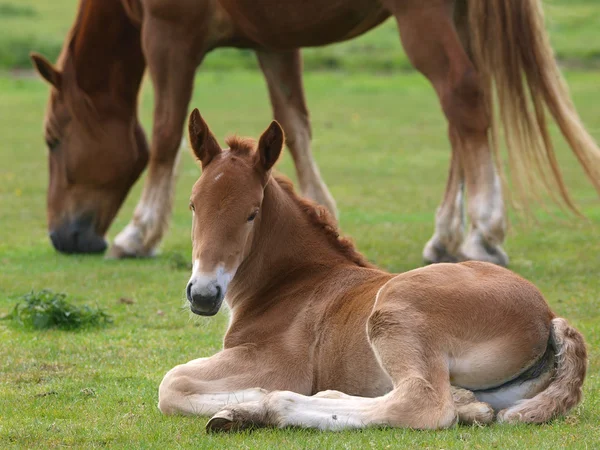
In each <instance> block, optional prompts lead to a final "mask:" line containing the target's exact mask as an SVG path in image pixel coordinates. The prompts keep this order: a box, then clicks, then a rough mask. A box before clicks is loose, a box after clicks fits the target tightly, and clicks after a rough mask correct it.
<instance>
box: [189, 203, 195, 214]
mask: <svg viewBox="0 0 600 450" xmlns="http://www.w3.org/2000/svg"><path fill="white" fill-rule="evenodd" d="M190 211H192V212H194V211H196V208H194V204H193V203H191V202H190Z"/></svg>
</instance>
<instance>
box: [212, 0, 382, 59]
mask: <svg viewBox="0 0 600 450" xmlns="http://www.w3.org/2000/svg"><path fill="white" fill-rule="evenodd" d="M219 2H220V4H221V5H222V7H223V8H224V9H225V10H226V11H227V13H228V14H229V15H230V17H231V20H232V22H233V24H234V25H235V27H236V28H237V29H239V31H240V32H241V34H242V35H244V36H245V37H246V38H247V39H249V40H250V41H252V42H255V43H256V44H258V45H259V46H262V47H266V48H272V49H288V48H289V49H292V48H299V47H310V46H319V45H325V44H329V43H332V42H336V41H342V40H345V39H350V38H352V37H355V36H358V35H359V34H362V33H364V32H366V31H368V30H370V29H371V28H373V27H375V26H377V25H379V24H380V23H381V22H383V21H384V20H385V19H386V18H388V17H389V13H388V12H387V11H385V10H384V9H383V8H382V7H381V5H379V4H378V2H376V1H373V0H337V1H335V0H333V1H322V0H302V1H300V0H288V1H280V0H219Z"/></svg>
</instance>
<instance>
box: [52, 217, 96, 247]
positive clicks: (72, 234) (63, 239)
mask: <svg viewBox="0 0 600 450" xmlns="http://www.w3.org/2000/svg"><path fill="white" fill-rule="evenodd" d="M49 236H50V241H52V245H53V246H54V248H55V249H56V250H58V251H59V252H61V253H102V252H104V250H106V240H105V239H104V238H103V237H102V236H99V235H98V234H96V232H95V231H94V226H93V224H92V221H91V220H90V219H76V220H73V221H70V222H65V223H63V224H61V225H59V226H58V227H57V228H55V229H54V230H51V231H50V233H49Z"/></svg>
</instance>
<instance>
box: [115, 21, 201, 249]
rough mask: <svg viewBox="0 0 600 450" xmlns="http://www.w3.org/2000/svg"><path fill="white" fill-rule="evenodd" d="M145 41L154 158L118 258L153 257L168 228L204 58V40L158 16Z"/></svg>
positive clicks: (147, 26) (118, 243) (146, 28)
mask: <svg viewBox="0 0 600 450" xmlns="http://www.w3.org/2000/svg"><path fill="white" fill-rule="evenodd" d="M182 28H183V27H182ZM142 44H143V49H144V55H145V57H146V62H147V64H148V70H149V73H150V77H151V79H152V84H153V87H154V92H155V103H154V126H153V130H152V144H151V150H150V161H149V166H148V174H147V178H146V183H145V185H144V190H143V192H142V196H141V199H140V201H139V202H138V204H137V206H136V209H135V212H134V215H133V218H132V220H131V222H130V223H129V224H128V225H127V226H126V227H125V229H124V230H123V231H121V233H119V234H118V235H117V236H116V237H115V240H114V242H113V245H112V247H111V250H110V252H109V256H111V257H116V258H122V257H136V256H137V257H139V256H142V257H143V256H152V255H153V253H154V252H155V250H156V247H157V246H158V243H159V242H160V240H161V238H162V236H163V233H164V232H165V230H166V228H167V225H168V221H169V216H170V214H171V206H172V202H173V191H174V185H175V177H176V165H177V160H178V154H179V147H180V145H181V137H182V133H183V124H184V121H185V118H186V112H187V107H188V103H189V101H190V97H191V94H192V89H193V82H194V72H195V70H196V66H197V65H198V64H199V62H200V59H201V57H200V56H199V55H198V54H197V51H195V50H196V49H197V48H198V42H196V41H195V40H194V39H191V37H190V36H186V34H185V33H184V32H183V30H181V31H178V29H177V27H175V26H174V25H173V24H172V23H170V22H167V21H162V20H159V19H154V18H153V17H148V18H145V20H144V25H143V27H142Z"/></svg>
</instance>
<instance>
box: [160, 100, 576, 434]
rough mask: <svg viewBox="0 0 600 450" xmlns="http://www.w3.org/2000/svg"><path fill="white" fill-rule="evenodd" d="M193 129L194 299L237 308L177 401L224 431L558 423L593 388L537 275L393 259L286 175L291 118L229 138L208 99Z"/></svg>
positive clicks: (175, 387)
mask: <svg viewBox="0 0 600 450" xmlns="http://www.w3.org/2000/svg"><path fill="white" fill-rule="evenodd" d="M189 133H190V141H191V145H192V148H193V150H194V152H195V154H196V156H197V157H198V159H199V160H200V161H201V163H202V176H201V177H200V179H199V180H198V182H197V183H196V184H195V185H194V188H193V190H192V195H191V199H190V209H191V210H192V213H193V226H192V240H193V259H194V265H193V271H192V277H191V279H190V281H189V283H188V285H187V298H188V300H189V303H190V308H191V310H192V311H193V312H194V313H196V314H200V315H205V316H211V315H214V314H216V313H217V311H218V310H219V308H220V306H221V303H222V302H223V300H225V301H226V302H227V303H228V305H229V308H230V310H231V320H230V323H229V328H228V330H227V333H226V335H225V339H224V349H223V350H222V351H221V352H219V353H217V354H216V355H214V356H212V357H210V358H199V359H196V360H193V361H190V362H188V363H187V364H183V365H179V366H177V367H175V368H173V369H171V370H170V371H169V372H168V373H167V374H166V375H165V377H164V379H163V381H162V383H161V385H160V389H159V408H160V410H161V411H162V412H163V413H165V414H174V413H183V414H197V415H209V414H212V415H214V416H213V417H212V419H211V420H210V421H209V422H208V425H207V427H208V429H209V430H232V429H240V428H243V427H246V426H250V425H252V426H277V427H285V426H301V427H311V428H320V429H328V430H338V429H343V428H358V427H366V426H393V427H412V428H444V427H449V426H451V425H452V424H454V423H455V422H456V421H457V420H458V421H460V422H464V423H473V422H480V423H488V422H491V421H492V420H493V419H494V416H495V413H496V412H497V418H498V420H500V421H508V422H538V423H539V422H545V421H547V420H550V419H552V418H553V417H555V416H557V415H560V414H565V413H566V412H567V411H569V410H570V409H571V408H572V407H573V406H575V405H576V404H577V403H578V402H579V401H580V400H581V395H582V393H581V386H582V384H583V380H584V377H585V372H586V364H587V358H586V348H585V343H584V340H583V337H582V336H581V334H580V333H579V332H578V331H576V330H575V329H574V328H572V327H571V326H569V324H568V323H567V321H566V320H565V319H562V318H557V317H555V315H554V314H553V313H552V311H551V310H550V308H549V307H548V305H547V303H546V301H545V300H544V298H543V297H542V294H541V293H540V292H539V291H538V289H537V288H536V287H535V286H534V285H533V284H531V283H530V282H528V281H526V280H524V279H523V278H521V277H519V276H518V275H516V274H514V273H512V272H510V271H509V270H506V269H503V268H501V267H498V266H495V265H492V264H488V263H482V262H465V263H461V264H436V265H431V266H428V267H423V268H420V269H416V270H412V271H410V272H406V273H403V274H400V275H392V274H389V273H386V272H384V271H382V270H380V269H377V268H376V267H373V266H372V265H370V264H369V263H368V262H367V261H366V260H365V259H364V258H363V256H361V255H360V254H359V253H358V252H357V251H356V250H355V249H354V247H353V246H352V245H351V244H350V242H348V241H346V240H344V239H341V238H339V237H338V233H337V230H336V226H335V225H334V223H333V221H332V220H331V219H330V218H329V216H328V214H327V213H326V212H325V210H324V209H323V208H320V207H318V206H316V205H314V204H312V203H310V202H307V201H306V200H303V199H300V198H299V197H298V196H296V194H294V192H293V190H292V187H291V184H290V183H289V182H288V181H285V180H283V179H281V178H279V177H273V176H272V175H271V168H272V167H273V164H274V163H275V161H277V158H278V157H279V154H280V151H281V148H282V145H283V140H284V137H283V132H282V130H281V128H280V127H279V125H278V124H277V123H276V122H273V123H272V124H271V125H270V126H269V128H267V130H266V131H265V132H264V133H263V135H262V136H261V137H260V140H259V142H258V145H257V144H256V143H255V142H254V141H251V140H246V139H239V138H232V139H229V141H228V144H229V146H230V148H229V149H227V150H222V149H221V148H220V146H219V145H218V143H217V141H216V140H215V138H214V136H213V135H212V134H211V132H210V131H209V129H208V127H207V125H206V123H205V122H204V121H203V120H202V118H201V117H200V114H199V113H198V110H194V111H193V112H192V115H191V117H190V122H189ZM453 386H454V387H453Z"/></svg>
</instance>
